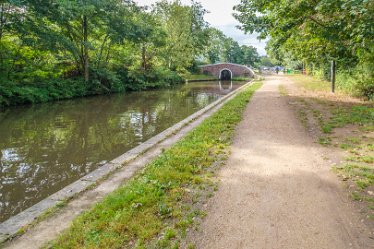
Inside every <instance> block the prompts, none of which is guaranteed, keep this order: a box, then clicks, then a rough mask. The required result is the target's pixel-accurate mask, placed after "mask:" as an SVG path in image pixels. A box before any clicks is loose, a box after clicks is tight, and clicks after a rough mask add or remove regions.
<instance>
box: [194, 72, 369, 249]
mask: <svg viewBox="0 0 374 249" xmlns="http://www.w3.org/2000/svg"><path fill="white" fill-rule="evenodd" d="M279 84H283V85H285V84H289V83H288V82H287V81H285V79H284V78H281V77H277V76H269V77H267V79H266V80H265V84H264V86H263V87H262V88H261V89H260V90H259V91H258V92H257V93H256V94H255V96H254V97H253V99H252V101H251V103H250V104H249V105H248V107H247V109H246V111H245V114H244V120H243V121H242V122H241V124H240V125H239V127H238V128H237V135H236V138H235V140H234V143H233V146H232V154H231V156H230V158H229V160H228V162H227V166H225V167H224V168H223V169H222V170H221V172H220V173H219V177H220V179H221V182H220V187H219V190H218V192H217V193H216V195H215V197H214V198H212V199H211V201H210V202H209V204H208V210H207V213H208V216H207V217H206V219H205V220H204V222H203V224H202V226H201V228H200V230H199V232H198V235H197V237H196V238H195V239H194V240H195V241H194V242H195V243H196V248H199V249H200V248H209V249H212V248H215V249H218V248H225V249H226V248H230V249H231V248H255V249H262V248H280V249H281V248H282V249H283V248H284V249H292V248H298V249H299V248H318V249H322V248H329V249H332V248H337V249H343V248H374V240H373V239H372V238H370V237H373V231H370V230H369V229H368V228H367V227H366V226H365V225H364V224H363V223H362V222H361V220H360V218H359V217H360V216H359V214H358V213H357V211H355V209H354V208H353V206H352V204H351V201H350V200H349V199H348V197H347V194H346V192H345V190H344V189H343V187H342V184H341V183H340V182H339V180H338V179H337V177H336V176H335V174H334V173H332V172H331V170H330V165H328V162H327V161H325V160H324V159H323V154H324V153H325V151H324V148H322V147H321V146H320V145H318V144H316V143H315V142H314V140H313V139H312V138H311V137H310V136H309V135H308V134H307V132H305V129H304V128H303V127H302V125H301V124H300V121H299V120H297V118H296V116H295V114H294V112H293V111H292V110H291V109H290V107H289V105H288V104H287V102H286V99H285V98H283V97H280V96H279V93H278V86H279Z"/></svg>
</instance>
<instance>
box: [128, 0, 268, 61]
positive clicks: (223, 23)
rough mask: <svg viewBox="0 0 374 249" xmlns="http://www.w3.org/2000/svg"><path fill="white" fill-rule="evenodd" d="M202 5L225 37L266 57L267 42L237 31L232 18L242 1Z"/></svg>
mask: <svg viewBox="0 0 374 249" xmlns="http://www.w3.org/2000/svg"><path fill="white" fill-rule="evenodd" d="M135 2H136V3H138V4H139V5H151V4H153V3H155V2H157V0H135ZM181 2H182V3H184V4H189V3H190V0H181ZM200 2H201V4H202V5H203V6H204V8H205V9H207V10H208V11H209V12H210V13H209V14H207V15H206V17H205V19H206V20H207V21H208V22H209V23H210V24H211V25H212V26H213V27H216V28H218V29H220V30H221V31H222V32H223V33H224V34H225V35H227V36H229V37H232V38H233V39H234V40H236V41H238V42H239V43H240V44H241V45H252V46H254V47H256V48H257V50H258V52H259V53H260V55H265V54H266V52H265V46H266V42H265V41H258V40H257V38H256V37H257V35H256V34H247V35H246V34H244V32H242V31H241V30H239V29H237V28H236V26H237V25H239V23H238V21H237V20H236V19H235V18H234V17H233V16H232V13H233V9H232V8H233V7H234V5H236V4H239V3H240V0H200Z"/></svg>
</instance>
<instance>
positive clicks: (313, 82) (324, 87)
mask: <svg viewBox="0 0 374 249" xmlns="http://www.w3.org/2000/svg"><path fill="white" fill-rule="evenodd" d="M289 77H291V78H292V79H293V80H294V81H295V83H296V84H297V85H298V86H300V87H303V88H305V89H306V90H310V91H323V92H326V91H330V89H331V85H330V83H329V82H327V81H324V80H319V79H316V78H313V77H312V76H306V75H290V76H289Z"/></svg>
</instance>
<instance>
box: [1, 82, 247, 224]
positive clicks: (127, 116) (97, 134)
mask: <svg viewBox="0 0 374 249" xmlns="http://www.w3.org/2000/svg"><path fill="white" fill-rule="evenodd" d="M241 85H242V83H236V82H234V83H233V85H232V84H231V83H230V82H228V83H223V85H222V84H219V82H199V83H193V84H186V85H178V86H175V87H172V88H169V89H159V90H152V91H143V92H132V93H125V94H117V95H110V96H96V97H89V98H83V99H75V100H68V101H61V102H55V103H46V104H40V105H35V106H29V107H25V106H22V107H21V106H20V107H13V108H9V109H6V110H2V111H0V165H1V170H0V183H1V184H0V222H4V221H5V220H7V219H9V218H10V217H12V216H14V215H16V214H18V213H20V212H22V211H24V210H26V209H27V208H29V207H31V206H33V205H34V204H36V203H38V202H40V201H42V200H43V199H45V198H46V197H48V196H50V195H52V194H54V193H56V192H58V191H60V190H61V189H63V188H64V187H66V186H68V185H69V184H71V183H73V182H75V181H77V180H79V179H80V178H82V177H84V176H86V175H87V174H89V173H91V172H92V171H94V170H96V169H97V168H100V167H101V166H103V165H105V164H107V163H109V162H110V161H111V160H112V159H113V158H116V157H118V156H120V155H122V154H123V153H125V152H126V151H129V150H131V149H133V148H134V147H136V146H138V145H139V144H142V143H144V142H146V141H147V140H149V139H150V138H152V137H154V136H156V135H157V134H159V133H160V132H162V131H164V130H166V129H168V128H169V127H171V126H173V125H174V124H176V123H178V122H180V121H181V120H183V119H185V118H187V117H188V116H190V115H192V114H193V113H195V112H197V111H199V110H200V109H202V108H204V107H205V106H207V105H209V104H210V103H212V102H214V101H215V100H217V99H219V98H221V97H222V96H224V95H225V94H227V93H228V92H230V91H232V90H234V89H236V88H237V87H239V86H241Z"/></svg>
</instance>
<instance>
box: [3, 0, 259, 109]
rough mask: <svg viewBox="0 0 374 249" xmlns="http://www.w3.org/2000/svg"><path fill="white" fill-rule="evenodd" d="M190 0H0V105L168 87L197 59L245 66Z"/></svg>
mask: <svg viewBox="0 0 374 249" xmlns="http://www.w3.org/2000/svg"><path fill="white" fill-rule="evenodd" d="M206 13H207V11H206V10H205V9H203V7H202V6H201V5H200V4H199V3H197V2H195V1H192V2H191V4H190V5H182V4H181V2H180V1H178V0H175V1H172V2H169V1H166V0H164V1H160V2H158V3H157V4H155V5H153V6H152V7H141V6H138V5H137V4H136V3H134V2H132V1H128V0H106V1H96V0H79V1H76V0H50V1H42V0H5V1H4V0H0V82H1V84H0V106H7V105H16V104H23V103H36V102H44V101H50V100H55V99H64V98H72V97H76V96H87V95H94V94H103V93H109V92H120V91H124V90H142V89H147V88H156V87H162V86H168V85H171V84H175V83H178V82H181V81H182V77H185V76H186V75H188V74H189V73H191V72H194V70H197V65H198V63H199V61H200V63H214V62H217V61H225V62H234V63H242V64H247V65H253V64H254V63H255V62H256V61H257V60H258V54H257V51H256V49H255V48H253V47H250V46H239V44H238V43H237V42H235V41H234V40H233V39H231V38H228V37H226V36H225V35H224V34H223V33H222V32H221V31H219V30H217V29H215V28H212V27H210V26H209V24H208V23H207V22H206V21H205V20H204V15H205V14H206Z"/></svg>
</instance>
